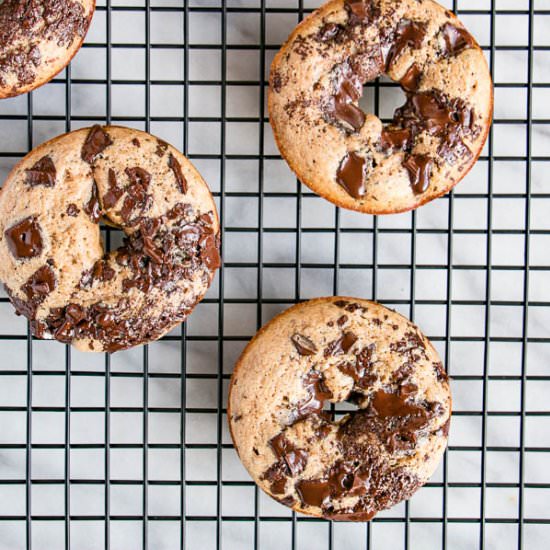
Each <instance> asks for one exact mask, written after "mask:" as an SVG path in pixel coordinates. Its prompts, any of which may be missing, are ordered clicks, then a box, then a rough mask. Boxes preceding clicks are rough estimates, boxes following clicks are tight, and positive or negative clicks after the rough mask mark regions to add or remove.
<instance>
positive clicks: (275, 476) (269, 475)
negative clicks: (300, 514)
mask: <svg viewBox="0 0 550 550" xmlns="http://www.w3.org/2000/svg"><path fill="white" fill-rule="evenodd" d="M288 475H289V471H288V467H287V465H286V464H285V462H284V460H282V459H281V460H279V461H278V462H275V464H273V465H272V466H270V467H269V468H268V469H267V470H266V471H265V473H264V474H263V476H262V479H265V480H267V481H269V482H270V491H271V492H272V493H273V494H274V495H284V494H285V489H286V482H287V479H288Z"/></svg>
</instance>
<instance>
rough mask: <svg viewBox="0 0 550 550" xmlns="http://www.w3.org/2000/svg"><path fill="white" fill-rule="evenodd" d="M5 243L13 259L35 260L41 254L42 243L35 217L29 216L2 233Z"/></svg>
mask: <svg viewBox="0 0 550 550" xmlns="http://www.w3.org/2000/svg"><path fill="white" fill-rule="evenodd" d="M4 235H5V236H6V243H7V245H8V248H9V249H10V252H11V253H12V254H13V256H14V257H15V258H18V259H20V258H35V257H36V256H39V255H40V254H41V253H42V249H43V242H42V235H41V232H40V226H39V225H38V222H37V220H36V217H34V216H29V217H28V218H25V219H24V220H21V221H20V222H19V223H16V224H15V225H12V226H11V227H10V228H9V229H6V231H5V232H4Z"/></svg>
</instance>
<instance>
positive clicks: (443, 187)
mask: <svg viewBox="0 0 550 550" xmlns="http://www.w3.org/2000/svg"><path fill="white" fill-rule="evenodd" d="M380 75H387V76H389V77H390V78H391V79H392V80H393V81H395V82H398V83H400V85H401V87H402V89H403V91H404V93H405V95H406V101H405V104H404V105H403V106H402V107H400V108H398V109H397V110H396V111H395V113H394V116H393V120H392V121H391V122H390V123H389V124H383V123H382V121H381V120H380V119H379V118H378V117H377V116H375V115H373V114H367V113H365V112H364V111H363V110H362V109H361V108H360V107H359V104H358V102H359V99H360V98H361V96H362V93H363V85H364V84H365V83H367V82H370V81H372V80H374V79H375V78H376V77H378V76H380ZM381 93H384V90H383V89H382V90H381ZM492 110H493V92H492V84H491V76H490V73H489V69H488V67H487V63H486V61H485V58H484V56H483V52H482V51H481V49H480V47H479V46H478V44H477V43H476V41H475V40H474V38H473V37H472V36H471V35H470V34H469V33H468V31H466V29H465V28H464V27H463V25H462V24H461V23H460V21H458V19H457V18H456V17H455V16H454V15H453V14H452V13H451V12H449V11H447V10H445V9H444V8H443V7H442V6H440V5H439V4H437V3H435V2H433V1H432V0H331V1H330V2H328V3H326V4H324V5H323V6H322V7H321V8H319V9H318V10H317V11H315V12H314V13H312V14H311V15H310V16H309V17H307V18H306V19H305V20H304V21H303V22H302V23H300V25H298V27H297V28H296V29H295V30H294V32H293V33H292V34H291V35H290V38H289V39H288V41H287V42H286V43H285V44H284V45H283V47H282V48H281V50H280V52H279V53H278V54H277V55H276V57H275V59H274V61H273V65H272V67H271V76H270V87H269V113H270V120H271V125H272V127H273V131H274V135H275V139H276V142H277V144H278V146H279V149H280V151H281V154H282V156H283V157H284V158H285V159H286V161H287V162H288V164H289V165H290V167H291V169H292V170H293V171H294V172H295V173H296V175H297V177H298V178H299V179H300V180H301V181H302V182H303V183H305V184H306V185H307V186H309V187H310V188H311V189H312V190H313V191H314V192H315V193H317V194H319V195H321V196H323V197H325V198H326V199H328V200H330V201H331V202H333V203H334V204H336V205H338V206H342V207H344V208H349V209H352V210H358V211H361V212H368V213H372V214H389V213H395V212H403V211H406V210H410V209H412V208H417V207H418V206H420V205H422V204H424V203H426V202H428V201H430V200H432V199H434V198H436V197H439V196H441V195H443V194H445V193H447V192H448V191H449V190H450V189H451V188H452V187H453V186H454V185H456V184H457V183H458V182H459V181H460V180H461V179H462V178H463V177H464V176H465V175H466V173H467V172H468V170H469V169H470V168H471V167H472V166H473V164H474V163H475V161H476V160H477V158H478V157H479V155H480V153H481V150H482V148H483V144H484V143H485V140H486V138H487V134H488V131H489V126H490V124H491V118H492Z"/></svg>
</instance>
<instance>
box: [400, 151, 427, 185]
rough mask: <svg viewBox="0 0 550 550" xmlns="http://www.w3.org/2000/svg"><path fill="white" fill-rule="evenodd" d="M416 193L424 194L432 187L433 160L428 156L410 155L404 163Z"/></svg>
mask: <svg viewBox="0 0 550 550" xmlns="http://www.w3.org/2000/svg"><path fill="white" fill-rule="evenodd" d="M403 166H404V167H405V169H406V170H407V172H408V174H409V179H410V180H411V185H412V188H413V191H414V192H415V193H418V194H420V193H424V192H425V191H426V190H427V189H428V187H429V185H430V177H431V174H432V166H433V160H432V159H431V158H430V157H428V156H427V155H410V156H409V157H407V158H406V159H405V160H404V161H403Z"/></svg>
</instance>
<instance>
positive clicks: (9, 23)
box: [0, 0, 95, 99]
mask: <svg viewBox="0 0 550 550" xmlns="http://www.w3.org/2000/svg"><path fill="white" fill-rule="evenodd" d="M94 8H95V0H3V2H0V99H3V98H6V97H12V96H16V95H19V94H24V93H26V92H30V91H31V90H34V89H35V88H38V86H41V85H42V84H44V83H46V82H48V81H49V80H51V79H52V78H53V77H54V76H55V75H56V74H57V73H59V72H60V71H61V70H62V69H64V68H65V67H66V66H67V65H68V64H69V62H70V61H71V59H72V58H73V56H74V55H75V54H76V52H77V51H78V50H79V48H80V46H81V45H82V42H83V40H84V37H85V36H86V33H87V32H88V28H89V27H90V23H91V21H92V16H93V13H94Z"/></svg>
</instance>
